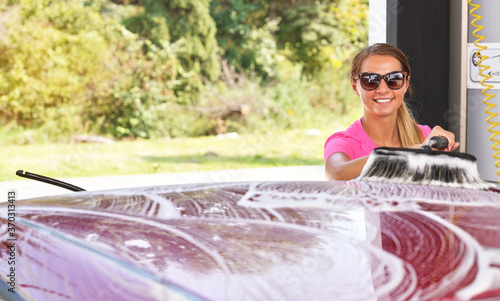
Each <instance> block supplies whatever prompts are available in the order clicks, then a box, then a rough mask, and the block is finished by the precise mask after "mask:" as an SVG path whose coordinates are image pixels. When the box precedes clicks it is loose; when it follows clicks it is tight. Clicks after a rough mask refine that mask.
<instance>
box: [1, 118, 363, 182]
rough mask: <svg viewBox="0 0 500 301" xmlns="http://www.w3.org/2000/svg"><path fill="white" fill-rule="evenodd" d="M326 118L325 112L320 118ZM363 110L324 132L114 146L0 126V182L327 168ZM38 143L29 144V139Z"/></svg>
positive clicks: (326, 122) (328, 123)
mask: <svg viewBox="0 0 500 301" xmlns="http://www.w3.org/2000/svg"><path fill="white" fill-rule="evenodd" d="M320 115H323V114H320ZM355 118H359V110H358V111H356V110H354V111H352V112H350V114H346V115H345V116H331V117H330V116H328V114H324V116H316V119H315V121H316V124H321V125H322V127H321V128H320V131H319V133H317V134H316V135H310V134H308V133H307V130H306V129H294V130H288V131H283V130H281V131H274V130H268V131H267V132H265V133H262V134H241V135H239V137H238V138H236V139H231V138H223V139H221V138H220V137H216V136H209V137H197V138H162V139H154V140H140V139H138V140H130V141H117V142H115V143H113V144H111V145H107V144H89V143H75V144H71V143H49V142H43V141H46V140H44V139H46V138H43V137H42V138H40V137H41V136H43V132H42V135H41V133H39V132H29V131H28V132H26V131H23V130H22V129H19V128H18V127H16V126H12V125H11V126H4V127H0V144H1V145H2V147H1V151H0V154H1V156H0V181H12V180H19V179H20V178H19V177H18V176H16V174H15V173H16V171H17V170H19V169H22V170H25V171H29V172H34V173H38V174H42V175H45V176H49V177H53V178H71V177H93V176H110V175H133V174H152V173H171V172H191V171H208V170H223V169H241V168H258V167H276V166H300V165H322V164H323V163H324V162H323V144H324V142H325V140H326V138H328V136H329V135H331V134H332V133H333V132H335V131H337V130H339V129H345V128H346V127H347V126H348V125H349V124H350V123H351V122H352V121H353V120H354V119H355ZM27 133H28V136H32V137H34V138H36V139H32V140H34V143H31V144H26V143H25V140H26V138H25V136H26V134H27Z"/></svg>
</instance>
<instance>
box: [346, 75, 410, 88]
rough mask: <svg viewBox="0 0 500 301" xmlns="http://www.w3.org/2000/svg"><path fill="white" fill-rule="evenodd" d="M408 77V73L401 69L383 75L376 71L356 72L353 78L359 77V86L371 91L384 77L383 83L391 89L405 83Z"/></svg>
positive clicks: (400, 86)
mask: <svg viewBox="0 0 500 301" xmlns="http://www.w3.org/2000/svg"><path fill="white" fill-rule="evenodd" d="M407 77H408V74H407V73H406V72H403V71H393V72H390V73H387V74H384V75H380V74H377V73H371V72H363V73H360V74H358V76H356V77H355V78H353V79H354V80H357V79H358V78H359V82H360V83H361V87H363V89H365V90H366V91H372V90H375V89H377V88H378V86H380V82H381V81H382V79H384V81H385V84H386V85H387V87H389V88H390V89H392V90H398V89H401V88H402V87H403V86H404V84H405V79H406V78H407Z"/></svg>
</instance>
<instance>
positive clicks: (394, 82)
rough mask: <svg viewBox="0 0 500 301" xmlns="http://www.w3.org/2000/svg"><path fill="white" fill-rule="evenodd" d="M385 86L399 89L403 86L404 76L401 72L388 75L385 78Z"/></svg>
mask: <svg viewBox="0 0 500 301" xmlns="http://www.w3.org/2000/svg"><path fill="white" fill-rule="evenodd" d="M386 79H387V80H386V81H387V86H388V87H389V88H391V89H399V88H401V87H402V86H403V84H404V81H405V75H404V74H403V73H402V72H394V73H390V74H388V75H387V77H386Z"/></svg>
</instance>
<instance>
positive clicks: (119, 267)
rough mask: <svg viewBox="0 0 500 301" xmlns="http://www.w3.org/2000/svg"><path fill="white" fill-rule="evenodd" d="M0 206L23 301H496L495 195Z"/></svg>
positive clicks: (248, 186)
mask: <svg viewBox="0 0 500 301" xmlns="http://www.w3.org/2000/svg"><path fill="white" fill-rule="evenodd" d="M8 205H9V204H8V203H4V204H1V206H2V207H0V211H1V212H2V217H1V218H0V223H1V224H0V274H1V276H2V280H3V282H4V284H5V285H4V288H5V287H7V288H12V281H9V279H10V280H14V281H13V282H14V286H15V292H16V294H17V295H16V296H22V297H23V298H25V299H27V300H94V299H96V300H470V299H481V300H498V299H497V298H500V194H498V193H497V192H494V191H480V190H468V189H452V188H437V187H427V186H418V185H395V184H384V183H370V182H362V181H350V182H244V183H225V184H190V185H175V186H156V187H146V188H134V189H122V190H112V191H101V192H78V193H73V194H68V195H64V196H58V197H47V198H38V199H32V200H23V201H17V202H15V211H13V210H11V211H8V210H7V209H8ZM11 209H13V208H11ZM6 212H15V219H14V220H12V218H11V219H10V224H9V216H8V215H7V214H6ZM12 227H14V228H15V230H14V232H15V235H14V236H13V235H11V233H12V232H13V230H11V228H12ZM12 238H14V239H15V240H12ZM13 242H14V243H15V249H14V251H13V250H12V248H11V246H12V245H11V244H12V243H13ZM12 256H14V257H12ZM9 258H10V259H12V258H13V259H14V261H15V264H12V262H11V260H9ZM12 267H14V268H15V270H14V274H15V275H14V277H13V279H12V278H10V277H9V273H11V272H10V271H11V270H10V269H11V268H12ZM11 277H12V275H11ZM9 282H11V283H10V284H9ZM2 290H4V289H2ZM9 294H12V292H8V291H7V292H3V295H2V296H4V298H5V296H7V297H9V296H13V295H9ZM483 298H484V299H483Z"/></svg>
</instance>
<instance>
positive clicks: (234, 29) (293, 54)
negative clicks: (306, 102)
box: [210, 0, 368, 76]
mask: <svg viewBox="0 0 500 301" xmlns="http://www.w3.org/2000/svg"><path fill="white" fill-rule="evenodd" d="M367 7H368V0H321V1H318V0H290V1H276V0H272V1H267V0H266V1H265V0H213V1H212V3H211V6H210V9H211V13H212V16H213V18H214V20H215V22H216V24H217V29H218V34H217V39H218V41H219V44H220V46H221V47H222V49H223V50H224V57H225V58H226V59H227V60H228V61H229V62H230V63H232V64H234V65H236V66H238V67H240V68H242V69H247V68H249V67H250V66H255V65H258V64H257V63H256V62H252V63H248V62H247V61H246V59H245V57H246V56H247V55H246V53H247V52H248V49H247V48H245V47H244V45H245V44H246V43H247V42H248V40H249V39H250V37H251V36H252V28H259V29H260V28H264V27H265V26H266V24H268V23H270V22H274V24H278V27H277V28H274V27H273V26H269V25H267V28H268V31H269V32H270V34H272V36H273V37H274V39H275V43H276V45H277V48H278V49H281V50H287V51H286V53H289V59H290V60H291V61H293V62H296V63H301V64H302V65H303V71H304V74H306V75H308V76H312V75H314V74H315V73H316V72H318V71H320V70H321V69H322V68H324V67H328V68H331V67H336V68H338V67H340V66H341V65H342V64H343V63H345V62H346V60H348V59H350V57H351V56H352V55H353V53H354V52H355V51H357V49H359V48H360V47H361V46H363V45H365V44H366V42H367V24H368V20H367V16H366V12H367ZM264 45H265V44H264ZM254 57H255V56H254Z"/></svg>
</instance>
